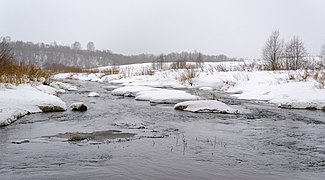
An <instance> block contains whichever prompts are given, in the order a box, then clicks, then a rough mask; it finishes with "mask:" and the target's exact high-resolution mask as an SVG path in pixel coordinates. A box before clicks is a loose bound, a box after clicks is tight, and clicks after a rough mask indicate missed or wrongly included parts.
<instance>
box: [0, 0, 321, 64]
mask: <svg viewBox="0 0 325 180" xmlns="http://www.w3.org/2000/svg"><path fill="white" fill-rule="evenodd" d="M0 19H1V21H0V22H1V23H0V36H11V37H12V39H13V40H24V41H33V42H46V43H50V42H54V41H57V42H58V43H59V44H65V45H70V44H72V43H73V42H74V41H79V42H81V43H82V46H83V47H86V43H87V42H88V41H93V42H94V43H95V46H96V48H99V49H109V50H112V51H113V52H117V53H123V54H126V55H128V54H139V53H153V54H159V53H169V52H180V51H194V50H197V51H201V52H202V53H206V54H225V55H227V56H230V57H249V58H257V57H260V56H261V52H262V48H263V46H264V43H265V41H266V39H267V38H268V36H269V35H270V34H271V32H272V31H273V30H279V31H280V33H281V36H282V37H283V38H285V39H286V40H289V39H291V38H292V36H294V35H297V36H299V37H300V38H301V39H302V40H303V41H304V43H305V46H306V48H307V50H308V51H309V53H310V54H312V55H318V54H319V50H320V46H321V44H322V43H323V42H325V0H0Z"/></svg>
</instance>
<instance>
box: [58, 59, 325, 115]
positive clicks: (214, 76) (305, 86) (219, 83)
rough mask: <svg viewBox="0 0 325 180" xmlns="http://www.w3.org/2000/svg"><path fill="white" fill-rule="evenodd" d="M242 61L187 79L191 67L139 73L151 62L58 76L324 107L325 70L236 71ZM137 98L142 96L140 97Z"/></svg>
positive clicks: (206, 65)
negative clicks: (110, 71) (184, 77)
mask: <svg viewBox="0 0 325 180" xmlns="http://www.w3.org/2000/svg"><path fill="white" fill-rule="evenodd" d="M242 64H243V62H220V63H204V65H203V66H202V67H201V68H198V69H195V70H194V71H195V73H196V75H195V77H194V78H192V79H189V80H186V81H181V80H180V79H181V78H180V77H181V76H182V75H184V74H186V73H187V72H188V69H170V68H165V69H163V70H154V74H153V75H139V74H143V72H146V71H149V70H151V69H150V68H151V66H150V64H149V63H144V64H134V65H123V66H119V67H118V68H119V69H120V74H113V75H106V74H105V73H104V71H105V69H109V68H110V67H100V68H98V69H99V70H101V71H102V73H90V74H87V73H65V74H57V75H56V76H55V79H65V78H70V79H76V80H87V81H96V82H99V83H110V84H119V85H122V86H128V87H132V86H134V88H136V87H138V86H145V87H147V88H149V89H150V88H173V89H179V88H185V89H186V88H188V89H200V90H206V91H211V92H213V91H215V90H221V91H225V92H228V93H230V94H231V96H234V97H237V98H240V99H248V100H252V99H253V100H261V101H267V102H269V103H272V104H275V105H276V106H279V107H282V108H297V109H305V108H306V109H319V110H325V88H324V79H325V70H319V71H317V72H314V71H304V70H296V71H258V70H253V71H245V70H244V71H235V70H236V66H238V67H239V66H240V65H242ZM167 65H168V64H167ZM218 66H223V67H224V68H225V71H220V70H219V69H218ZM237 69H238V68H237ZM141 72H142V73H141ZM316 73H317V77H316V76H315V75H316ZM129 89H130V88H129ZM146 91H147V90H146ZM136 93H139V92H138V91H137V92H136ZM145 94H150V95H151V96H150V98H153V99H154V97H152V96H154V95H155V94H157V96H156V97H159V93H154V92H153V93H145ZM136 98H137V97H136ZM138 99H139V100H141V97H140V98H138ZM147 99H148V98H147ZM149 100H150V99H149Z"/></svg>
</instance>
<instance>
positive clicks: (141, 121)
mask: <svg viewBox="0 0 325 180" xmlns="http://www.w3.org/2000/svg"><path fill="white" fill-rule="evenodd" d="M72 83H78V84H77V85H78V86H79V87H78V88H79V91H77V92H68V93H67V94H64V95H62V96H61V98H62V99H63V100H64V101H65V102H67V104H68V105H69V104H71V103H72V102H76V101H83V102H85V103H86V104H87V105H88V111H87V112H72V111H70V110H68V111H66V112H61V113H41V114H33V115H29V116H25V117H23V118H21V119H19V120H18V121H16V122H15V123H13V124H11V125H9V126H7V127H3V128H0V155H1V157H0V179H4V180H6V179H247V180H250V179H272V180H273V179H278V180H282V179H308V180H309V179H311V180H312V179H325V113H324V112H322V111H308V110H286V109H278V108H276V107H273V106H270V105H267V104H261V103H256V102H251V101H244V100H236V99H232V98H228V97H227V96H225V97H223V98H222V99H221V100H222V101H223V102H226V103H227V104H231V105H233V106H234V107H235V108H239V109H241V110H242V111H243V113H242V114H239V115H226V114H212V113H203V114H199V113H189V112H182V111H175V110H173V105H155V106H152V105H150V103H149V102H144V101H135V100H134V99H133V98H128V97H118V96H112V95H111V92H110V91H106V90H105V89H103V86H104V84H99V83H92V82H77V81H74V82H72ZM90 91H96V92H98V93H100V95H101V97H99V98H89V97H87V95H88V93H89V92H90ZM199 93H201V92H199ZM112 130H114V131H112ZM117 130H118V131H117ZM77 132H79V133H82V135H88V136H89V135H91V137H93V136H97V135H98V134H100V135H101V136H100V137H97V138H96V137H94V140H90V141H86V140H83V141H78V142H73V141H67V140H68V138H67V137H65V136H62V134H68V135H69V134H71V133H77ZM102 132H110V133H111V132H113V133H115V132H118V133H121V134H124V135H125V134H127V135H129V134H132V136H119V135H114V136H111V134H110V136H104V135H106V134H105V133H104V135H103V133H102ZM59 134H61V135H59ZM133 134H135V135H134V136H133ZM24 139H27V140H28V141H26V143H21V144H15V143H12V142H16V143H17V142H18V143H19V142H22V140H24Z"/></svg>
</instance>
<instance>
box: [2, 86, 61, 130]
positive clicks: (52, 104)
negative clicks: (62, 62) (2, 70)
mask: <svg viewBox="0 0 325 180" xmlns="http://www.w3.org/2000/svg"><path fill="white" fill-rule="evenodd" d="M55 92H56V91H55V89H54V88H51V87H48V86H38V87H37V88H35V87H32V86H30V85H19V86H11V88H5V87H0V126H5V125H8V124H10V123H12V122H14V121H15V120H17V119H18V118H19V117H22V116H24V115H26V114H29V113H38V112H49V111H64V110H66V109H67V107H66V104H65V103H64V102H63V101H62V100H61V99H60V98H58V97H56V96H54V95H51V94H54V93H55Z"/></svg>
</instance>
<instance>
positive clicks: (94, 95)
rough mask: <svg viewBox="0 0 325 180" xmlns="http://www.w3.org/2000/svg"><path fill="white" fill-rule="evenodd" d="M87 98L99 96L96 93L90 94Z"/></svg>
mask: <svg viewBox="0 0 325 180" xmlns="http://www.w3.org/2000/svg"><path fill="white" fill-rule="evenodd" d="M88 97H99V94H98V93H97V92H90V93H89V94H88Z"/></svg>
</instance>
